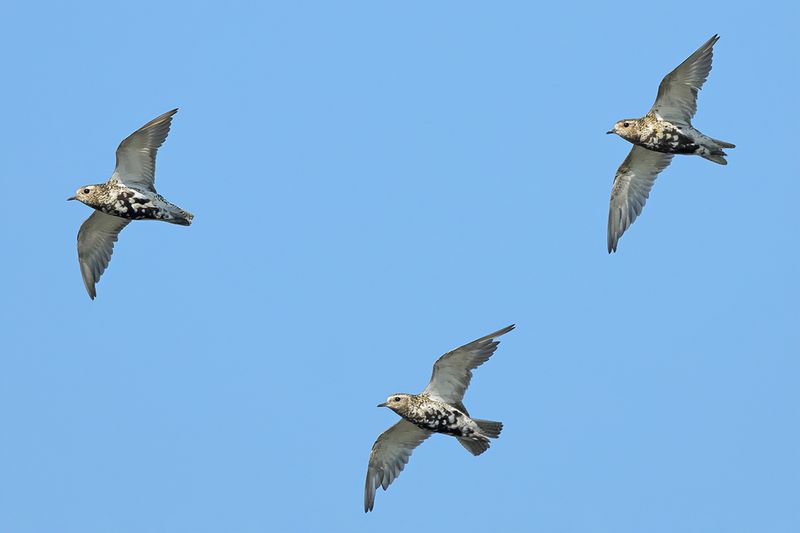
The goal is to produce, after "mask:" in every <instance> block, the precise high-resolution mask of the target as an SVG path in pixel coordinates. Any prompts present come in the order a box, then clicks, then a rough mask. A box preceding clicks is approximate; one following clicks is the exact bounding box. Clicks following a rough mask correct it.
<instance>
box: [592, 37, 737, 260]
mask: <svg viewBox="0 0 800 533" xmlns="http://www.w3.org/2000/svg"><path fill="white" fill-rule="evenodd" d="M717 40H719V36H718V35H714V36H713V37H712V38H711V39H709V40H708V41H706V43H705V44H704V45H703V46H701V47H700V48H698V49H697V51H696V52H695V53H693V54H692V55H690V56H689V57H688V58H687V59H686V61H684V62H683V63H681V64H680V65H678V66H677V68H675V70H673V71H672V72H670V73H669V74H667V75H666V76H665V77H664V79H663V80H662V81H661V85H659V87H658V95H657V96H656V101H655V103H654V104H653V107H652V108H651V109H650V111H649V112H648V113H647V114H646V115H645V116H644V117H642V118H629V119H624V120H620V121H618V122H617V123H616V124H614V129H612V130H610V131H608V132H606V133H616V134H617V135H619V136H620V137H622V138H623V139H625V140H626V141H629V142H631V143H633V144H634V147H633V148H632V149H631V151H630V153H629V154H628V157H627V158H625V161H623V162H622V165H620V167H619V169H618V170H617V174H616V176H615V177H614V185H613V186H612V188H611V202H610V207H609V210H608V253H612V252H615V251H616V250H617V242H618V241H619V238H620V237H621V236H622V234H623V233H625V230H627V229H628V227H630V225H631V224H633V221H634V220H636V217H638V216H639V214H640V213H641V212H642V208H643V207H644V204H645V202H646V201H647V198H648V196H649V194H650V189H651V188H652V187H653V183H654V182H655V180H656V176H658V173H659V172H661V171H662V170H664V169H665V168H666V167H667V165H669V163H670V161H672V155H673V154H688V155H699V156H700V157H703V158H705V159H708V160H709V161H713V162H714V163H718V164H720V165H727V164H728V162H727V161H726V160H725V157H724V156H726V155H727V154H726V153H725V152H724V151H723V148H735V145H733V144H731V143H728V142H725V141H720V140H719V139H713V138H711V137H708V136H707V135H704V134H702V133H700V132H699V131H697V130H696V129H695V128H694V127H693V126H692V117H693V116H694V114H695V112H696V111H697V91H699V90H700V88H701V87H702V86H703V83H704V82H705V81H706V78H707V77H708V73H709V72H710V71H711V58H712V55H713V47H714V43H716V42H717Z"/></svg>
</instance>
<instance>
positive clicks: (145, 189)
mask: <svg viewBox="0 0 800 533" xmlns="http://www.w3.org/2000/svg"><path fill="white" fill-rule="evenodd" d="M177 112H178V110H177V109H173V110H172V111H168V112H167V113H164V114H163V115H161V116H158V117H156V118H154V119H153V120H151V121H150V122H148V123H147V124H145V125H144V126H142V127H141V128H139V129H138V130H136V131H135V132H134V133H132V134H131V135H130V136H128V137H127V138H126V139H125V140H124V141H122V143H120V145H119V147H118V148H117V166H116V168H115V169H114V173H113V174H112V175H111V178H110V179H109V180H108V181H107V182H106V183H99V184H95V185H85V186H83V187H81V188H80V189H78V191H77V193H75V196H73V197H71V198H68V200H78V201H80V202H81V203H83V204H85V205H87V206H89V207H91V208H93V209H94V210H95V212H94V213H92V214H91V215H90V216H89V218H87V219H86V221H85V222H84V223H83V224H82V225H81V229H80V230H79V231H78V263H79V264H80V267H81V275H82V276H83V283H84V285H85V286H86V291H87V292H88V293H89V297H90V298H91V299H94V298H95V297H96V296H97V292H96V290H95V285H96V284H97V282H98V281H99V279H100V276H101V275H102V274H103V272H104V271H105V269H106V267H107V266H108V262H109V261H110V260H111V254H112V253H113V251H114V243H115V242H116V241H117V238H118V235H119V232H120V231H122V229H123V228H124V227H125V226H127V225H128V223H130V221H131V220H162V221H164V222H169V223H171V224H178V225H181V226H189V225H190V224H191V223H192V219H193V218H194V215H192V214H191V213H189V212H188V211H184V210H183V209H181V208H180V207H178V206H177V205H175V204H172V203H170V202H168V201H167V200H165V199H164V197H163V196H161V195H160V194H158V193H157V192H156V189H155V185H154V182H155V170H156V154H157V152H158V148H159V147H160V146H161V144H162V143H163V142H164V140H165V139H166V138H167V134H169V128H170V124H171V123H172V116H173V115H174V114H175V113H177Z"/></svg>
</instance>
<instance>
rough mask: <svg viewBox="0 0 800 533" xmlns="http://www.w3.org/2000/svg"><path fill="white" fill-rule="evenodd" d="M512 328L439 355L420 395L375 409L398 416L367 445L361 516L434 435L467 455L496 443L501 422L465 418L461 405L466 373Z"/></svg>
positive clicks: (399, 398)
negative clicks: (455, 442)
mask: <svg viewBox="0 0 800 533" xmlns="http://www.w3.org/2000/svg"><path fill="white" fill-rule="evenodd" d="M512 329H514V325H513V324H512V325H511V326H508V327H506V328H503V329H501V330H499V331H495V332H494V333H491V334H489V335H486V336H485V337H481V338H480V339H478V340H475V341H472V342H470V343H469V344H465V345H464V346H462V347H461V348H456V349H455V350H453V351H452V352H449V353H446V354H444V355H443V356H441V357H440V358H439V359H438V360H437V361H436V363H435V364H434V365H433V375H432V376H431V380H430V383H428V386H427V387H425V390H423V391H422V392H421V393H420V394H402V393H398V394H392V395H391V396H389V398H387V399H386V401H385V402H384V403H381V404H378V407H388V408H389V409H391V410H392V411H394V412H395V413H397V414H398V415H400V416H401V417H403V419H402V420H400V422H398V423H397V424H395V425H393V426H392V427H390V428H389V429H387V430H386V431H384V432H383V433H381V435H380V436H379V437H378V440H376V441H375V444H373V445H372V452H371V453H370V455H369V466H368V467H367V480H366V485H365V487H364V512H369V511H371V510H372V509H373V507H374V505H375V491H376V490H377V489H378V487H379V486H380V487H383V490H386V489H387V488H388V487H389V485H390V484H391V483H392V481H394V480H395V478H396V477H397V476H398V475H400V472H401V471H402V470H403V468H404V467H405V465H406V463H408V458H409V457H410V456H411V453H412V452H413V451H414V448H416V447H417V446H419V445H420V444H421V443H422V441H424V440H425V439H427V438H428V437H429V436H431V435H432V434H434V433H442V434H444V435H451V436H453V437H455V438H457V439H458V442H460V443H461V445H462V446H464V448H466V449H467V451H469V452H470V453H471V454H472V455H480V454H482V453H483V452H485V451H486V450H487V449H489V439H496V438H497V437H499V436H500V431H501V430H502V429H503V424H502V423H501V422H493V421H491V420H481V419H479V418H471V417H470V416H469V413H468V412H467V408H466V407H464V403H463V400H464V393H465V392H466V390H467V387H469V382H470V380H471V379H472V370H473V369H475V368H477V367H479V366H480V365H482V364H483V363H485V362H486V361H487V360H488V359H489V357H491V356H492V354H493V353H494V351H495V350H496V349H497V345H498V344H499V342H500V341H496V340H494V339H495V338H496V337H499V336H500V335H504V334H506V333H508V332H509V331H511V330H512Z"/></svg>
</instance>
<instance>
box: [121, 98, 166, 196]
mask: <svg viewBox="0 0 800 533" xmlns="http://www.w3.org/2000/svg"><path fill="white" fill-rule="evenodd" d="M177 112H178V110H177V109H173V110H172V111H167V112H166V113H164V114H163V115H161V116H159V117H156V118H154V119H153V120H151V121H150V122H148V123H147V124H145V125H144V126H142V127H141V128H139V129H138V130H136V131H135V132H133V133H132V134H131V135H130V136H129V137H128V138H127V139H125V140H124V141H122V142H121V143H120V145H119V147H118V148H117V166H116V167H115V168H114V174H112V175H111V180H110V181H116V182H119V183H122V184H123V185H126V186H128V187H139V188H143V189H146V190H150V191H153V192H155V187H154V185H153V182H154V181H155V174H156V153H157V152H158V148H159V146H161V145H162V144H163V143H164V139H166V138H167V134H168V133H169V127H170V124H172V115H174V114H175V113H177Z"/></svg>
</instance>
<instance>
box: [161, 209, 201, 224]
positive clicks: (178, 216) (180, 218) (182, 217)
mask: <svg viewBox="0 0 800 533" xmlns="http://www.w3.org/2000/svg"><path fill="white" fill-rule="evenodd" d="M171 215H172V218H170V219H169V220H167V222H170V223H172V224H178V225H180V226H191V225H192V219H193V218H194V215H193V214H191V213H190V212H188V211H184V210H183V209H181V208H177V209H175V210H174V211H172V213H171Z"/></svg>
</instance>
